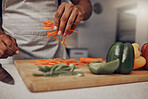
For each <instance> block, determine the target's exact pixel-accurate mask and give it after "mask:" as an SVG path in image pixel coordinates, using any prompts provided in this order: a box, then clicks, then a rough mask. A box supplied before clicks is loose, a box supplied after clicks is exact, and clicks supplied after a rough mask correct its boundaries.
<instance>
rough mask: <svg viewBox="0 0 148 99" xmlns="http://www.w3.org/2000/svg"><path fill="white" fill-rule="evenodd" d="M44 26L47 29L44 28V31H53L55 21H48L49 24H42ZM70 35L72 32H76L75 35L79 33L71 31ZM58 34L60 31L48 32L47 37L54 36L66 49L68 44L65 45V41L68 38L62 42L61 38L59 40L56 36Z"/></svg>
mask: <svg viewBox="0 0 148 99" xmlns="http://www.w3.org/2000/svg"><path fill="white" fill-rule="evenodd" d="M42 23H43V24H44V27H46V28H43V30H45V29H53V28H54V21H50V20H48V21H47V22H42ZM69 32H70V33H72V32H75V33H78V31H75V30H70V31H69ZM57 34H58V31H53V32H51V33H50V32H48V35H47V36H46V37H49V36H53V37H54V38H55V39H57V40H58V41H60V43H61V44H62V45H64V46H65V47H66V44H65V40H66V37H65V38H64V40H63V41H61V40H60V39H59V38H57V37H56V36H55V35H57Z"/></svg>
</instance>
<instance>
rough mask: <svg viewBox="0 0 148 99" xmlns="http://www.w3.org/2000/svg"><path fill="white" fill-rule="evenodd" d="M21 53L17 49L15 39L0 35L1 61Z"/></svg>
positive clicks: (3, 34)
mask: <svg viewBox="0 0 148 99" xmlns="http://www.w3.org/2000/svg"><path fill="white" fill-rule="evenodd" d="M19 53H20V51H19V49H18V48H17V43H16V40H15V38H13V37H11V36H9V35H7V34H5V33H0V59H2V58H8V57H9V56H12V55H15V54H19Z"/></svg>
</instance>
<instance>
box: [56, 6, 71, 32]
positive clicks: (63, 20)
mask: <svg viewBox="0 0 148 99" xmlns="http://www.w3.org/2000/svg"><path fill="white" fill-rule="evenodd" d="M68 6H69V7H67V8H66V9H65V11H64V13H63V15H62V17H61V20H60V26H59V32H58V34H59V35H63V32H64V30H65V28H66V24H67V21H68V19H69V16H70V14H71V12H72V10H73V7H74V5H72V4H69V5H68Z"/></svg>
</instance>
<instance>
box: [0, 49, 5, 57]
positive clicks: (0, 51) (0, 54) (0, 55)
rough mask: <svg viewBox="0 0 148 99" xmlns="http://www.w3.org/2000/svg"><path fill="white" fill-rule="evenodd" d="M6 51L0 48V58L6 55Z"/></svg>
mask: <svg viewBox="0 0 148 99" xmlns="http://www.w3.org/2000/svg"><path fill="white" fill-rule="evenodd" d="M4 54H5V53H4V52H3V51H2V50H1V49H0V58H1V57H2V56H3V55H4Z"/></svg>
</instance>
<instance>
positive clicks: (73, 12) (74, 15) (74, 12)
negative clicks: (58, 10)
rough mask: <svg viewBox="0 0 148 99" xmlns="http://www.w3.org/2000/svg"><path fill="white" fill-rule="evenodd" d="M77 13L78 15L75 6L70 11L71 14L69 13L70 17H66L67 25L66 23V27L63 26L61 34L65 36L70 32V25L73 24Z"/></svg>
mask: <svg viewBox="0 0 148 99" xmlns="http://www.w3.org/2000/svg"><path fill="white" fill-rule="evenodd" d="M77 15H78V10H77V9H76V8H75V9H74V10H73V11H72V13H71V15H70V17H69V19H68V22H67V25H66V28H65V31H64V34H63V36H66V35H67V34H68V33H69V32H70V30H71V27H72V25H73V24H74V21H75V19H76V17H77Z"/></svg>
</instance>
